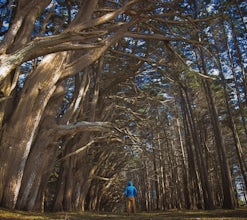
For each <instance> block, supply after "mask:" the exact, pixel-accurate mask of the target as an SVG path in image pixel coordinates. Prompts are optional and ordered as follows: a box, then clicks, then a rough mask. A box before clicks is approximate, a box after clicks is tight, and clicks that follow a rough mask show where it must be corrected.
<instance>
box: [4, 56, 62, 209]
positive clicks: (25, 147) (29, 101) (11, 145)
mask: <svg viewBox="0 0 247 220" xmlns="http://www.w3.org/2000/svg"><path fill="white" fill-rule="evenodd" d="M64 58H65V53H60V54H51V55H48V56H46V58H44V59H43V61H42V62H41V63H40V65H39V67H38V68H37V69H36V71H35V72H34V73H33V74H32V77H31V78H30V79H29V80H28V82H26V84H25V86H24V88H23V91H22V96H21V98H20V101H19V103H18V106H17V108H16V110H15V112H14V113H13V115H12V117H11V119H10V121H9V123H8V125H7V126H6V127H5V129H4V131H3V134H2V140H1V145H0V146H1V147H2V148H3V149H2V150H3V151H2V154H1V156H0V159H1V160H0V165H1V168H0V169H1V172H0V184H1V187H0V199H1V205H2V206H4V207H7V208H15V205H16V201H17V198H18V195H19V190H20V187H21V181H22V177H23V172H24V168H25V165H26V161H27V158H28V155H29V153H30V149H31V146H32V143H33V141H34V139H35V136H36V134H37V129H38V127H39V124H40V120H41V117H42V114H43V112H44V109H45V107H46V104H47V103H48V101H49V99H50V97H51V96H52V94H53V92H54V91H55V89H56V86H55V84H56V82H57V81H58V79H59V77H60V74H61V73H62V71H61V70H60V68H61V65H62V63H63V60H64ZM51 63H53V64H54V63H55V65H52V66H51ZM37 82H39V84H38V85H39V86H35V87H33V86H30V85H37ZM19 118H22V119H23V120H18V119H19ZM12 134H15V137H12ZM9 161H12V163H11V164H10V163H9Z"/></svg>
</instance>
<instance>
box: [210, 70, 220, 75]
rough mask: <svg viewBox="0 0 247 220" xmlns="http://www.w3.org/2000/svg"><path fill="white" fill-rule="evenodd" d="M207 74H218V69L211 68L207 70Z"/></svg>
mask: <svg viewBox="0 0 247 220" xmlns="http://www.w3.org/2000/svg"><path fill="white" fill-rule="evenodd" d="M208 74H209V75H210V76H218V75H219V70H218V69H211V70H209V71H208Z"/></svg>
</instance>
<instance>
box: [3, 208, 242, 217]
mask: <svg viewBox="0 0 247 220" xmlns="http://www.w3.org/2000/svg"><path fill="white" fill-rule="evenodd" d="M0 219H3V220H4V219H6V220H7V219H12V220H20V219H33V220H34V219H35V220H39V219H54V220H55V219H60V220H107V219H109V220H127V219H132V220H163V219H164V220H244V219H246V220H247V207H244V208H240V209H236V210H223V209H217V210H212V211H204V210H194V211H188V210H186V211H181V210H180V211H178V210H173V211H164V212H149V213H147V212H141V213H137V214H135V215H133V214H132V215H130V216H128V215H127V214H126V213H119V214H113V213H89V212H84V213H81V212H69V213H68V212H67V213H65V212H59V213H33V212H22V211H9V210H5V209H0Z"/></svg>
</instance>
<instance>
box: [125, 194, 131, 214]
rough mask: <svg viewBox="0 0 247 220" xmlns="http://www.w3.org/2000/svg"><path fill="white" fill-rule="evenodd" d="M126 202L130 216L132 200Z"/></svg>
mask: <svg viewBox="0 0 247 220" xmlns="http://www.w3.org/2000/svg"><path fill="white" fill-rule="evenodd" d="M126 202H127V213H128V214H130V211H131V200H130V198H129V197H127V199H126Z"/></svg>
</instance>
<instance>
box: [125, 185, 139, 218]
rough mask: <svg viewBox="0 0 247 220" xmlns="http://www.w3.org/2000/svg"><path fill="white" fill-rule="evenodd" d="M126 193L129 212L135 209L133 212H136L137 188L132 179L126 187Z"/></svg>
mask: <svg viewBox="0 0 247 220" xmlns="http://www.w3.org/2000/svg"><path fill="white" fill-rule="evenodd" d="M124 194H125V196H126V200H127V212H128V214H130V212H131V210H132V209H133V213H136V201H135V197H136V196H137V189H136V187H135V186H133V183H132V181H129V182H128V186H127V187H126V188H125V191H124Z"/></svg>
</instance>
